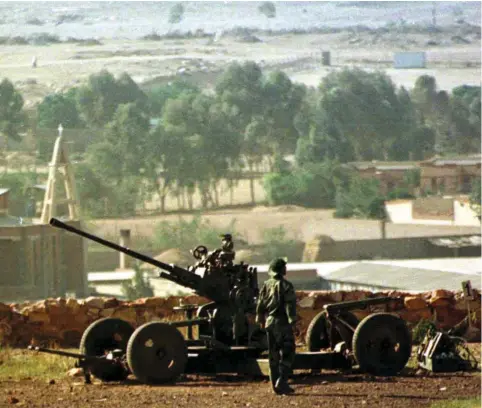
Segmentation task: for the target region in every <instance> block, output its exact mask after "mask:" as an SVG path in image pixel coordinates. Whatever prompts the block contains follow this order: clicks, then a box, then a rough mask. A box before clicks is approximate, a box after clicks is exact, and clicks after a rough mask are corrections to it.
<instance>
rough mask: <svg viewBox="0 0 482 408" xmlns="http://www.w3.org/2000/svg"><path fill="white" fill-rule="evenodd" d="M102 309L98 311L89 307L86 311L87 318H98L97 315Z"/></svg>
mask: <svg viewBox="0 0 482 408" xmlns="http://www.w3.org/2000/svg"><path fill="white" fill-rule="evenodd" d="M101 310H102V309H99V308H97V307H89V309H88V310H87V316H91V317H99V313H100V312H101Z"/></svg>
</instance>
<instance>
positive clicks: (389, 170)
mask: <svg viewBox="0 0 482 408" xmlns="http://www.w3.org/2000/svg"><path fill="white" fill-rule="evenodd" d="M348 167H350V168H352V169H353V170H355V171H356V173H357V174H358V175H359V176H360V177H361V178H363V179H376V180H378V181H379V183H380V193H381V194H384V195H385V194H387V193H388V192H390V191H392V190H393V189H395V188H397V187H401V186H402V185H404V184H405V178H406V176H407V172H409V171H413V170H416V169H418V162H409V161H407V162H382V161H377V160H373V161H371V162H352V163H348Z"/></svg>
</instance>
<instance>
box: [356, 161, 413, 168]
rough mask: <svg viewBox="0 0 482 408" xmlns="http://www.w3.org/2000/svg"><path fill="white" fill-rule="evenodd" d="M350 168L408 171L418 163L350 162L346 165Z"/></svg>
mask: <svg viewBox="0 0 482 408" xmlns="http://www.w3.org/2000/svg"><path fill="white" fill-rule="evenodd" d="M347 165H348V166H350V167H355V168H356V169H358V170H367V169H377V170H410V169H413V168H416V167H418V162H378V161H372V162H351V163H347Z"/></svg>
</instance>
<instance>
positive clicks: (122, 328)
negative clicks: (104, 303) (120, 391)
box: [79, 317, 134, 381]
mask: <svg viewBox="0 0 482 408" xmlns="http://www.w3.org/2000/svg"><path fill="white" fill-rule="evenodd" d="M133 332H134V328H133V327H132V326H131V325H130V324H129V323H128V322H126V321H125V320H122V319H116V318H112V317H106V318H104V319H99V320H96V321H95V322H93V323H92V324H91V325H90V326H89V327H87V329H86V330H85V331H84V333H83V334H82V338H81V339H80V347H79V350H80V353H81V354H85V355H87V356H103V355H104V354H105V352H106V351H109V350H115V349H120V350H123V351H125V350H126V349H127V343H128V341H129V337H130V336H131V335H132V333H133ZM90 371H91V373H92V375H93V376H95V377H97V378H99V379H100V380H102V381H123V380H125V379H126V378H127V376H128V375H129V373H128V372H127V371H126V370H123V369H120V368H119V366H114V365H113V366H110V365H105V364H103V365H93V366H92V367H91V370H90Z"/></svg>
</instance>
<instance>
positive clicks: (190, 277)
mask: <svg viewBox="0 0 482 408" xmlns="http://www.w3.org/2000/svg"><path fill="white" fill-rule="evenodd" d="M49 224H50V225H51V226H53V227H57V228H61V229H64V230H67V231H69V232H72V233H74V234H77V235H80V236H82V237H84V238H87V239H90V240H91V241H94V242H97V243H99V244H101V245H104V246H106V247H109V248H112V249H115V250H116V251H119V252H123V253H124V254H126V255H129V256H131V257H132V258H135V259H139V260H140V261H143V262H146V263H148V264H151V265H154V266H157V267H158V268H161V269H163V270H164V271H167V272H169V273H166V272H160V277H162V278H165V279H167V280H170V281H171V282H174V283H177V284H178V285H181V286H184V287H186V288H189V289H193V290H194V291H196V292H197V293H198V294H199V295H201V296H205V297H208V298H212V297H211V296H209V295H208V294H207V293H205V291H203V290H202V289H201V288H202V285H201V281H202V278H201V277H200V276H199V275H196V274H195V273H192V272H190V271H188V270H186V269H183V268H181V267H179V266H176V265H169V264H166V263H164V262H161V261H158V260H157V259H153V258H151V257H149V256H146V255H143V254H141V253H139V252H136V251H133V250H132V249H129V248H126V247H123V246H121V245H118V244H116V243H114V242H110V241H107V240H105V239H102V238H99V237H96V236H95V235H92V234H89V233H88V232H85V231H82V230H80V229H78V228H75V227H73V226H71V225H68V224H65V223H63V222H62V221H60V220H58V219H56V218H51V219H50V221H49ZM212 300H216V299H212Z"/></svg>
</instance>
